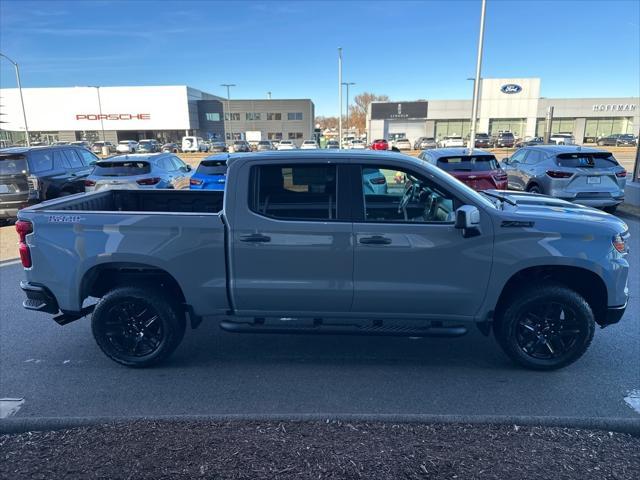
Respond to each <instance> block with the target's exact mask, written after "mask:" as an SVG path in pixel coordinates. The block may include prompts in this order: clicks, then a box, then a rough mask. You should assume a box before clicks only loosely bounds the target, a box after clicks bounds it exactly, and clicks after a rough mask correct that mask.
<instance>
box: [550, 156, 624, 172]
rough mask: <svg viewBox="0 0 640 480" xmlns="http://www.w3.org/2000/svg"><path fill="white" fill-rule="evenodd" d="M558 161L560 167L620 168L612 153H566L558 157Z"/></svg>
mask: <svg viewBox="0 0 640 480" xmlns="http://www.w3.org/2000/svg"><path fill="white" fill-rule="evenodd" d="M557 161H558V166H560V167H567V168H611V167H617V166H618V162H617V160H616V159H615V158H614V156H613V155H611V154H610V153H604V154H585V153H564V154H561V155H558V158H557Z"/></svg>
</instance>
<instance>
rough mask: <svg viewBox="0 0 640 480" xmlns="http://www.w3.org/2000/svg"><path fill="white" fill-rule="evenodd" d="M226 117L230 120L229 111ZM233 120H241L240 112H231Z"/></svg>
mask: <svg viewBox="0 0 640 480" xmlns="http://www.w3.org/2000/svg"><path fill="white" fill-rule="evenodd" d="M224 119H225V120H227V121H228V120H229V114H228V113H225V114H224ZM231 120H233V121H238V122H239V121H240V113H238V112H235V113H231Z"/></svg>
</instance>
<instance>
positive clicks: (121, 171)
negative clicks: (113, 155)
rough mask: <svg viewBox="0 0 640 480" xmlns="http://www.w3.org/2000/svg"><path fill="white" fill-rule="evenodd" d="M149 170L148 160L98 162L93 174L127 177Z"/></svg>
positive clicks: (143, 173)
mask: <svg viewBox="0 0 640 480" xmlns="http://www.w3.org/2000/svg"><path fill="white" fill-rule="evenodd" d="M150 172H151V166H150V165H149V163H148V162H98V163H97V164H96V166H95V168H94V170H93V175H97V176H100V177H127V176H133V175H146V174H148V173H150Z"/></svg>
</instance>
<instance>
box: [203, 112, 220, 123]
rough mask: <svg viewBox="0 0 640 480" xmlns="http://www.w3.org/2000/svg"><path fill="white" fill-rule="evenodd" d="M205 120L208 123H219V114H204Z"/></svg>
mask: <svg viewBox="0 0 640 480" xmlns="http://www.w3.org/2000/svg"><path fill="white" fill-rule="evenodd" d="M204 116H205V118H206V119H207V120H208V121H210V122H219V121H220V114H219V113H205V114H204Z"/></svg>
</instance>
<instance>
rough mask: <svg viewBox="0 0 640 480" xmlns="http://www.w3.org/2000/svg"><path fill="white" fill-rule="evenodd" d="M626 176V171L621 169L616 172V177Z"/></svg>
mask: <svg viewBox="0 0 640 480" xmlns="http://www.w3.org/2000/svg"><path fill="white" fill-rule="evenodd" d="M626 176H627V171H626V170H623V171H621V172H616V177H618V178H625V177H626Z"/></svg>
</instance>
